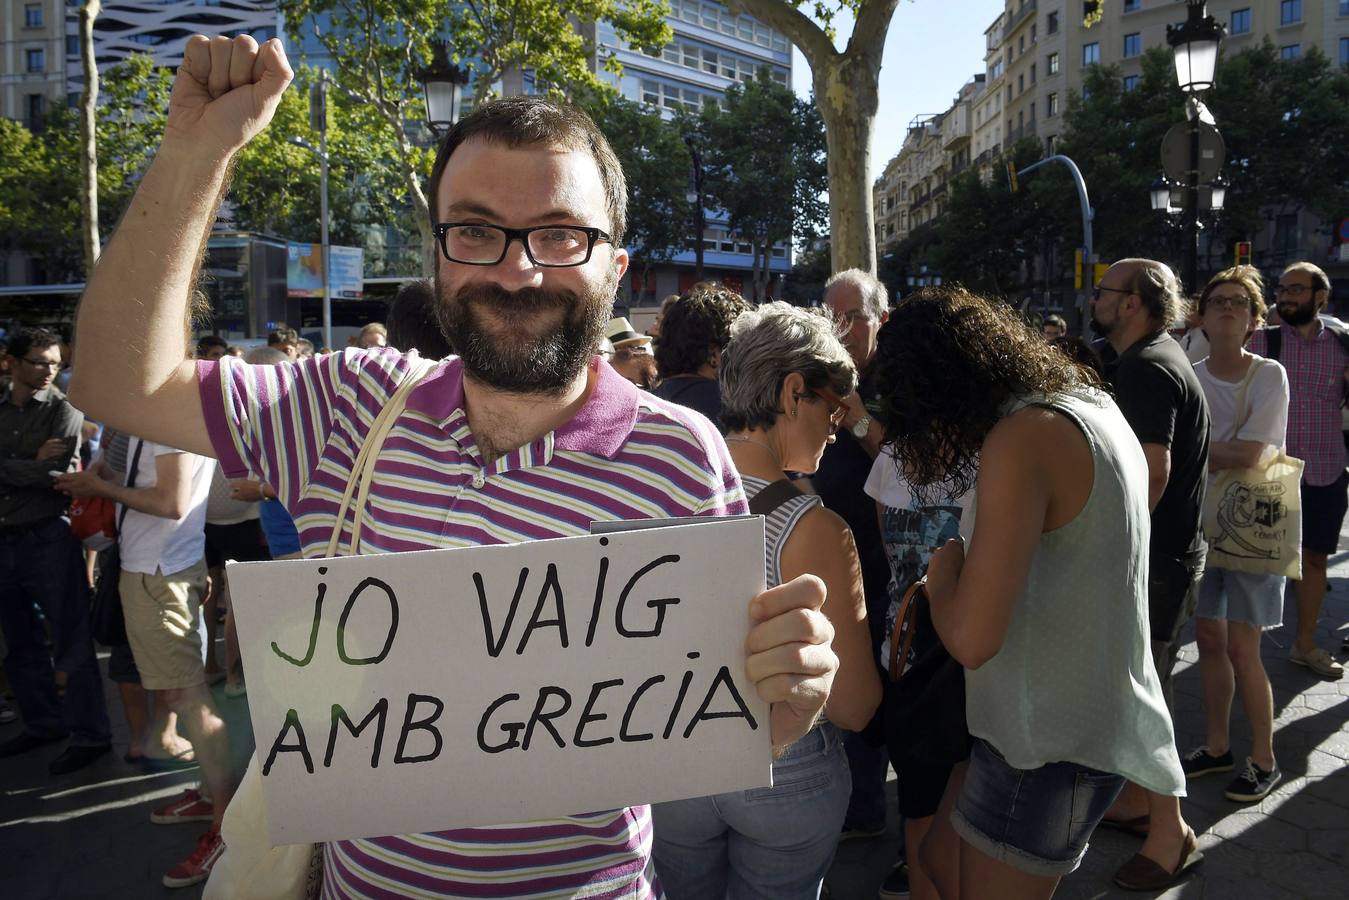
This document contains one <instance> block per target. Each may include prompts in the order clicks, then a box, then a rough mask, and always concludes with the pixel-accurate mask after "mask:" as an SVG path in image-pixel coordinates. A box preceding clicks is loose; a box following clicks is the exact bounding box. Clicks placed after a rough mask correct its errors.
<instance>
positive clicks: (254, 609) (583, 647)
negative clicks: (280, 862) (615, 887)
mask: <svg viewBox="0 0 1349 900" xmlns="http://www.w3.org/2000/svg"><path fill="white" fill-rule="evenodd" d="M762 559H763V520H762V519H760V518H757V517H756V518H747V519H734V520H720V521H719V520H716V519H709V520H707V521H706V522H702V523H698V524H684V525H677V526H673V527H667V528H654V529H649V530H640V531H630V532H623V533H615V534H609V535H605V536H587V537H575V538H562V539H557V540H548V541H534V542H529V543H523V544H514V545H503V546H492V547H474V548H463V549H454V550H431V551H424V552H420V553H400V554H389V555H382V556H380V555H375V556H358V557H349V558H345V559H324V560H302V561H291V562H274V563H242V564H232V565H230V567H229V579H230V593H231V596H232V598H233V602H234V603H235V604H236V606H237V612H238V616H237V622H238V629H239V639H240V645H241V649H242V653H243V659H244V665H245V667H246V668H247V671H248V699H249V706H250V712H251V715H252V720H253V733H254V737H255V739H256V742H257V754H258V761H259V763H260V764H261V766H262V772H263V779H262V781H263V791H264V796H265V799H266V805H267V820H268V825H269V829H270V832H271V833H270V838H271V840H272V842H273V843H276V844H284V843H296V842H302V841H320V840H334V839H339V838H354V837H370V836H376V835H388V834H407V833H415V832H424V831H436V830H443V829H448V828H456V827H468V826H475V825H493V824H500V823H506V822H521V821H530V820H536V819H540V818H550V817H558V816H566V815H572V814H575V813H583V812H591V811H596V810H604V809H615V808H618V807H623V806H629V805H634V804H640V803H652V802H657V801H661V800H672V799H678V798H683V797H696V796H702V795H705V794H711V793H717V792H721V791H729V790H737V789H741V788H750V787H762V786H766V785H768V784H769V783H770V779H771V774H770V769H771V764H770V759H771V745H770V738H769V733H768V731H769V722H768V708H767V705H766V704H764V703H763V702H762V701H760V700H759V699H758V695H757V694H755V692H754V687H753V685H752V684H751V683H750V682H749V681H748V680H747V679H746V677H745V674H744V658H745V650H744V647H745V638H746V636H747V634H748V631H749V628H750V621H749V617H748V608H749V601H750V598H751V597H753V596H754V595H755V594H757V593H759V592H760V591H762V590H763V586H764V580H763V579H764V574H763V565H762Z"/></svg>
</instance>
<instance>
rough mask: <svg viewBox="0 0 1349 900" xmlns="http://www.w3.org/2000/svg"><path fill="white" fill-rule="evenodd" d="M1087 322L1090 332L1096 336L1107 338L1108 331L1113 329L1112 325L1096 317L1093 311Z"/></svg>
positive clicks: (1108, 335)
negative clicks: (1089, 320)
mask: <svg viewBox="0 0 1349 900" xmlns="http://www.w3.org/2000/svg"><path fill="white" fill-rule="evenodd" d="M1089 324H1090V325H1091V330H1092V333H1093V334H1095V335H1096V336H1097V337H1103V338H1108V337H1110V332H1112V331H1114V330H1115V326H1114V325H1107V324H1106V323H1105V322H1102V321H1101V320H1100V319H1098V318H1096V314H1095V313H1093V314H1092V316H1091V322H1090V323H1089Z"/></svg>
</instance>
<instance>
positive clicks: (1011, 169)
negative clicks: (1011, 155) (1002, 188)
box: [1004, 162, 1021, 194]
mask: <svg viewBox="0 0 1349 900" xmlns="http://www.w3.org/2000/svg"><path fill="white" fill-rule="evenodd" d="M1004 165H1006V166H1007V185H1008V187H1010V188H1011V189H1012V193H1013V194H1015V193H1018V192H1019V191H1020V190H1021V183H1020V182H1019V181H1017V178H1016V164H1015V163H1011V162H1008V163H1004Z"/></svg>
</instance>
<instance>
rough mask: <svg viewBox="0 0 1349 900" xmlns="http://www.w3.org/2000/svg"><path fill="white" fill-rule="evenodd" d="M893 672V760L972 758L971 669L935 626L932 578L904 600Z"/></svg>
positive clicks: (893, 645) (889, 724)
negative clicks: (968, 712) (967, 718)
mask: <svg viewBox="0 0 1349 900" xmlns="http://www.w3.org/2000/svg"><path fill="white" fill-rule="evenodd" d="M915 644H916V645H917V646H918V648H919V649H918V651H917V652H916V653H915V651H914V646H915ZM889 676H890V677H889V680H888V683H887V684H886V686H885V703H884V707H885V736H886V743H887V745H888V746H889V748H890V756H891V759H901V758H908V759H912V760H914V761H916V762H919V763H922V764H924V765H930V766H950V765H954V764H955V763H958V762H960V761H961V760H963V759H965V758H966V757H968V756H969V752H970V731H969V727H968V725H967V724H966V721H965V669H964V667H963V666H961V665H960V663H959V662H957V661H956V660H955V658H954V657H952V656H951V654H950V653H949V652H947V650H946V647H945V646H943V645H942V642H941V639H940V638H939V637H938V636H937V632H936V628H935V627H934V626H933V625H932V614H931V609H930V606H929V600H928V596H927V579H926V578H922V579H919V580H918V581H915V582H914V583H913V584H912V585H910V586H909V589H908V590H907V591H905V592H904V598H903V599H902V600H901V601H900V605H899V610H898V612H897V614H896V615H895V626H894V631H893V632H892V633H891V635H890V665H889Z"/></svg>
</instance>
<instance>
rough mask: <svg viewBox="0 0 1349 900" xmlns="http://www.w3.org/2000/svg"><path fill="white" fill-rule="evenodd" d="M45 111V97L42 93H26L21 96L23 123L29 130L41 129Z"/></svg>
mask: <svg viewBox="0 0 1349 900" xmlns="http://www.w3.org/2000/svg"><path fill="white" fill-rule="evenodd" d="M46 112H47V98H46V97H45V96H43V95H42V94H26V95H25V96H24V98H23V124H24V126H25V127H26V128H27V129H28V130H29V131H34V132H36V131H41V130H42V119H43V117H44V115H45V114H46Z"/></svg>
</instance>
